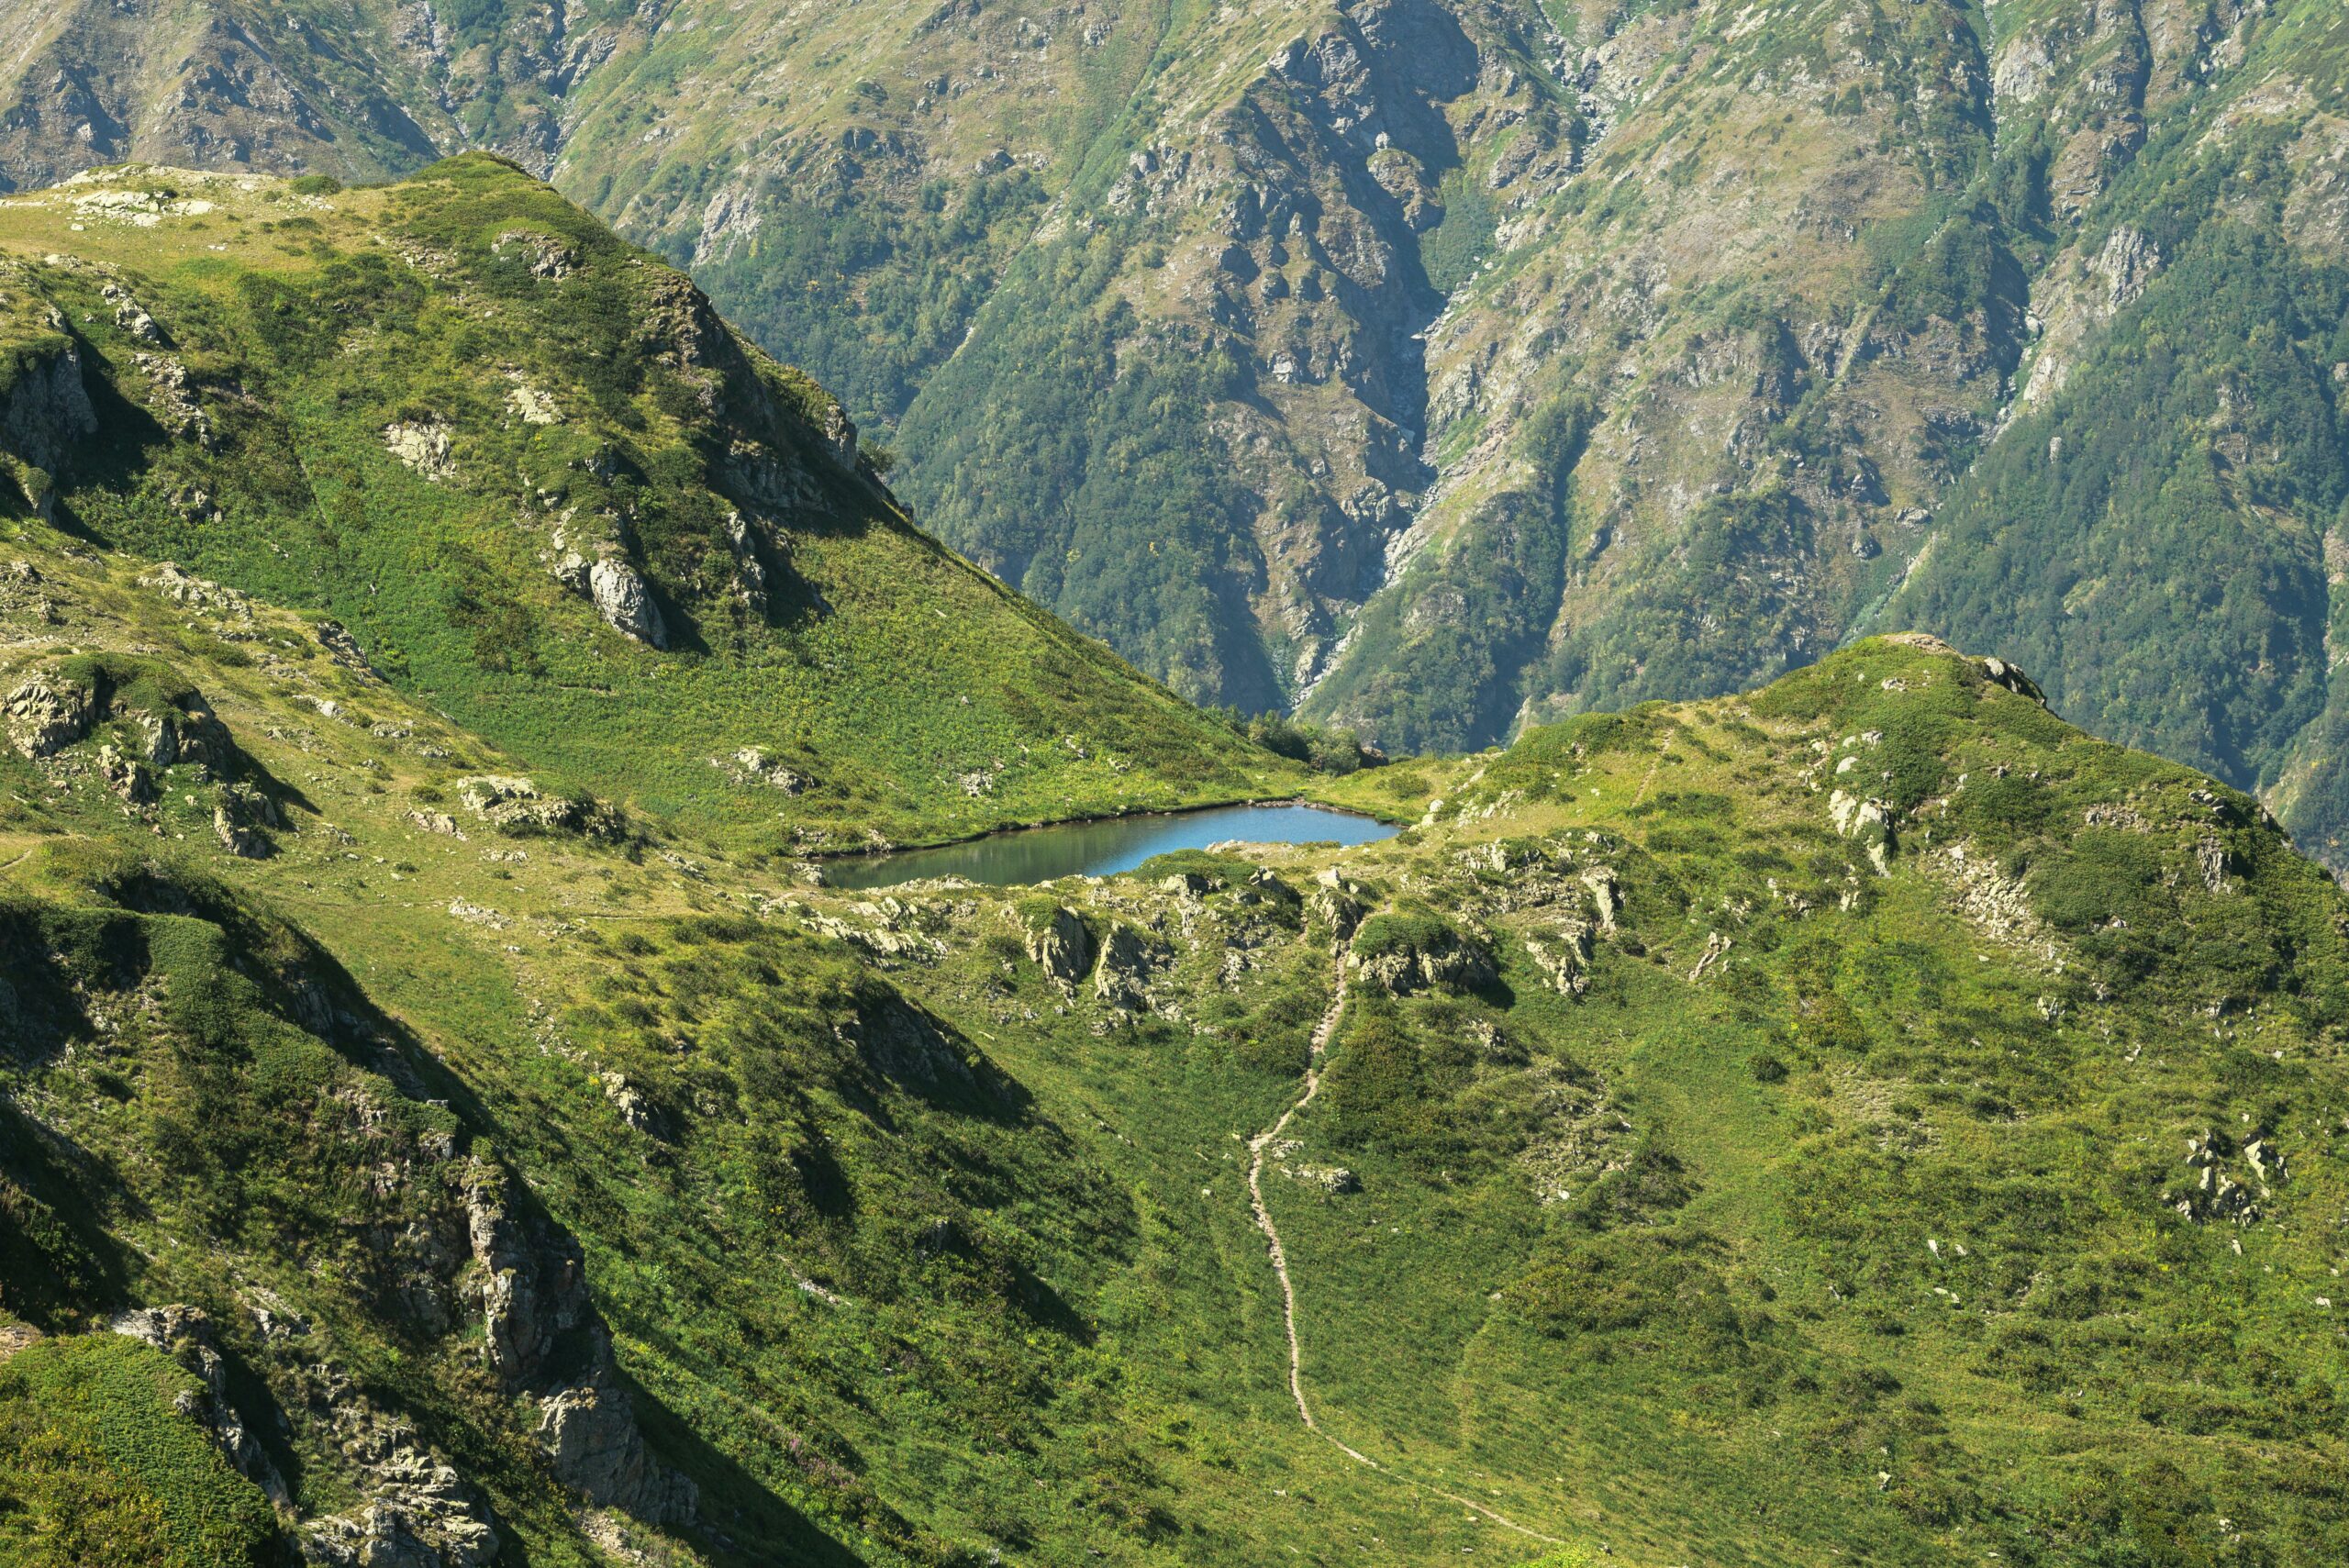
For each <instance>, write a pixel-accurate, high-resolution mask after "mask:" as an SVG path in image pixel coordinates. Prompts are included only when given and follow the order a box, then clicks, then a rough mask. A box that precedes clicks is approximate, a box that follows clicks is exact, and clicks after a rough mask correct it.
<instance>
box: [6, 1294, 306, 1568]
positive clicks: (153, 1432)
mask: <svg viewBox="0 0 2349 1568" xmlns="http://www.w3.org/2000/svg"><path fill="white" fill-rule="evenodd" d="M200 1393H201V1391H200V1388H199V1386H198V1385H197V1383H196V1380H195V1378H194V1377H193V1376H191V1375H189V1374H188V1373H186V1372H185V1371H184V1370H182V1369H181V1368H180V1367H177V1366H175V1365H173V1363H172V1362H170V1361H169V1360H168V1359H167V1358H165V1357H164V1356H163V1355H162V1354H161V1352H159V1351H155V1350H153V1349H150V1347H148V1346H146V1345H143V1344H140V1343H139V1342H138V1341H137V1340H131V1339H128V1338H124V1337H122V1336H120V1335H115V1334H89V1335H77V1336H74V1337H72V1338H71V1339H66V1340H47V1341H44V1342H41V1343H39V1344H35V1345H33V1346H32V1347H31V1348H30V1349H28V1350H25V1351H20V1352H18V1353H17V1354H16V1355H14V1356H12V1357H10V1358H9V1359H8V1360H6V1362H0V1558H5V1559H6V1561H7V1562H11V1563H14V1564H17V1565H19V1568H84V1565H86V1564H95V1563H100V1562H120V1563H133V1562H135V1563H151V1564H154V1565H155V1568H264V1565H265V1564H267V1563H269V1562H272V1561H273V1554H272V1551H271V1548H272V1545H273V1540H274V1538H275V1536H276V1533H277V1521H276V1520H275V1518H273V1517H272V1516H271V1514H270V1510H269V1504H268V1502H267V1501H266V1500H265V1499H264V1498H263V1497H262V1494H261V1492H260V1490H259V1488H257V1487H255V1486H254V1485H252V1484H251V1483H250V1482H249V1481H246V1480H245V1479H244V1478H242V1477H241V1476H239V1475H238V1474H237V1473H236V1472H235V1471H233V1470H231V1469H230V1468H229V1467H228V1462H227V1461H226V1460H225V1459H223V1458H222V1457H221V1454H220V1451H219V1450H218V1449H217V1448H216V1447H215V1446H214V1445H213V1444H212V1443H211V1442H210V1441H209V1440H207V1438H206V1435H205V1434H204V1433H203V1432H202V1431H201V1430H199V1429H198V1428H197V1427H196V1424H195V1421H194V1420H192V1419H191V1418H189V1417H188V1416H187V1415H186V1414H184V1412H183V1411H182V1410H180V1409H179V1408H177V1407H176V1402H178V1401H183V1400H193V1399H195V1398H197V1397H200Z"/></svg>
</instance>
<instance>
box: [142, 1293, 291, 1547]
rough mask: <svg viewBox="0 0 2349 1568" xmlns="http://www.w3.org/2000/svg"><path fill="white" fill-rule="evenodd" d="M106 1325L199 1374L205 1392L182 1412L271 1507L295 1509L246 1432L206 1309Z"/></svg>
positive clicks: (163, 1310)
mask: <svg viewBox="0 0 2349 1568" xmlns="http://www.w3.org/2000/svg"><path fill="white" fill-rule="evenodd" d="M107 1326H108V1327H109V1328H111V1329H113V1330H114V1331H115V1332H116V1333H117V1334H125V1335H128V1336H129V1337H130V1338H131V1339H134V1340H140V1341H142V1342H143V1343H146V1344H149V1345H152V1346H153V1347H154V1348H155V1349H157V1350H159V1351H162V1352H163V1353H164V1354H165V1355H167V1356H169V1357H171V1358H172V1359H173V1361H175V1362H178V1363H179V1364H180V1365H181V1366H183V1367H184V1368H185V1369H186V1370H187V1371H189V1372H191V1373H195V1376H196V1378H197V1380H198V1381H200V1382H201V1383H202V1384H203V1385H204V1392H203V1393H202V1394H200V1395H193V1396H191V1395H183V1396H181V1397H180V1401H179V1411H180V1414H181V1415H183V1416H186V1417H188V1418H192V1419H193V1420H195V1423H196V1424H197V1425H198V1426H200V1427H202V1428H203V1429H205V1430H206V1432H208V1433H210V1434H211V1436H212V1440H213V1441H214V1442H216V1443H217V1444H218V1445H219V1446H220V1451H221V1453H222V1454H223V1455H225V1456H226V1457H227V1458H228V1462H229V1464H230V1465H231V1466H233V1467H234V1468H235V1470H236V1472H237V1473H238V1474H239V1475H241V1476H243V1477H244V1478H245V1479H246V1480H248V1481H250V1482H251V1483H252V1484H253V1485H256V1486H258V1487H260V1488H261V1489H262V1493H263V1494H264V1495H265V1496H267V1497H268V1498H269V1500H270V1501H271V1502H272V1503H273V1504H275V1505H276V1506H277V1507H279V1508H281V1509H283V1508H289V1507H292V1506H293V1498H292V1497H291V1496H290V1495H289V1494H288V1493H287V1491H286V1489H285V1482H284V1477H282V1476H280V1475H279V1474H278V1473H277V1467H276V1466H275V1465H274V1464H272V1463H271V1462H270V1461H269V1455H268V1454H267V1453H265V1452H264V1451H262V1446H261V1444H260V1443H259V1442H257V1441H256V1440H254V1439H253V1436H252V1434H251V1432H250V1431H248V1430H247V1429H246V1426H245V1418H244V1417H243V1416H242V1415H240V1414H239V1412H238V1410H237V1407H236V1406H235V1405H234V1404H233V1403H232V1402H231V1401H230V1399H229V1397H228V1362H227V1361H226V1359H224V1358H223V1357H222V1355H221V1354H220V1350H219V1345H218V1342H217V1339H216V1338H215V1336H214V1333H213V1327H212V1319H211V1318H208V1317H206V1315H205V1313H204V1311H203V1309H202V1308H200V1307H183V1306H176V1305H173V1306H164V1307H138V1308H135V1309H133V1310H131V1311H128V1312H125V1313H121V1314H119V1315H118V1316H117V1317H116V1318H114V1320H113V1321H112V1322H111V1323H110V1324H108V1325H107Z"/></svg>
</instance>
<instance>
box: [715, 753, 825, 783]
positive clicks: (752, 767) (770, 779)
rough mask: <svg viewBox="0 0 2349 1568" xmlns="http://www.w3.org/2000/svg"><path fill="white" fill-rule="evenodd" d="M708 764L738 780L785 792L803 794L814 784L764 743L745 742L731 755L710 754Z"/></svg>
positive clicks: (812, 780)
mask: <svg viewBox="0 0 2349 1568" xmlns="http://www.w3.org/2000/svg"><path fill="white" fill-rule="evenodd" d="M709 765H710V766H711V767H713V768H721V769H723V770H725V773H726V775H727V776H728V777H729V778H730V779H732V780H733V781H734V782H735V783H736V784H755V785H758V786H759V787H761V788H763V789H774V790H781V791H782V792H783V793H784V794H785V795H804V794H806V793H807V791H808V790H810V789H812V788H814V787H815V784H816V781H815V780H814V779H811V778H809V777H808V776H807V774H806V773H801V772H800V771H799V770H798V769H796V768H794V767H792V766H790V765H789V764H788V763H786V762H784V760H783V759H782V758H780V757H777V756H775V755H774V753H773V752H771V751H768V750H767V749H766V748H765V747H763V746H745V747H743V748H742V749H741V750H740V751H737V752H735V753H734V754H733V755H732V756H731V757H712V758H711V759H710V760H709Z"/></svg>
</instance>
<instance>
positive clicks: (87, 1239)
mask: <svg viewBox="0 0 2349 1568" xmlns="http://www.w3.org/2000/svg"><path fill="white" fill-rule="evenodd" d="M102 1205H112V1206H117V1207H119V1208H120V1210H121V1212H122V1213H123V1214H124V1217H125V1218H130V1219H133V1220H138V1219H144V1218H149V1216H148V1215H147V1212H146V1210H145V1208H144V1207H143V1206H140V1205H139V1204H138V1203H137V1202H136V1200H134V1199H132V1198H131V1196H130V1193H129V1188H128V1186H127V1185H126V1184H124V1183H123V1181H122V1179H121V1177H120V1176H119V1175H118V1174H117V1173H116V1172H115V1170H114V1168H113V1167H112V1166H111V1165H110V1164H108V1163H107V1162H106V1161H105V1160H104V1159H102V1158H100V1157H99V1156H97V1155H95V1154H93V1153H92V1152H91V1151H88V1150H86V1149H84V1148H83V1147H82V1146H81V1145H79V1144H77V1143H74V1142H72V1140H69V1139H66V1138H64V1137H62V1136H61V1135H60V1134H58V1133H57V1132H55V1131H54V1130H52V1129H50V1128H48V1127H46V1126H44V1125H42V1124H41V1123H39V1122H37V1121H35V1120H33V1119H32V1118H30V1117H28V1116H26V1115H25V1114H24V1113H23V1112H22V1111H20V1110H18V1109H17V1106H16V1104H15V1103H14V1102H13V1101H11V1100H9V1099H6V1098H0V1307H6V1309H7V1310H8V1311H10V1312H13V1313H15V1314H16V1315H17V1317H19V1318H23V1319H24V1320H25V1321H26V1322H28V1323H30V1324H32V1325H33V1326H34V1327H35V1328H37V1329H41V1330H42V1331H44V1332H47V1333H54V1332H57V1331H59V1330H61V1329H67V1328H70V1327H72V1320H73V1318H76V1317H78V1316H79V1315H80V1314H82V1313H85V1312H92V1311H107V1310H111V1309H113V1308H115V1307H120V1306H121V1305H122V1304H123V1303H124V1302H125V1301H126V1300H127V1299H128V1295H127V1293H128V1288H129V1278H130V1270H129V1262H128V1258H127V1257H126V1256H125V1255H124V1252H123V1249H122V1248H121V1246H120V1245H119V1244H118V1243H117V1242H116V1241H115V1240H114V1239H113V1237H111V1236H109V1235H108V1234H107V1233H106V1229H104V1228H103V1227H102V1226H101V1224H100V1223H99V1220H98V1218H97V1210H98V1209H99V1207H101V1206H102Z"/></svg>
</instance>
